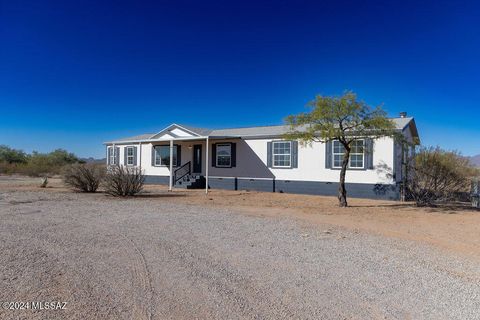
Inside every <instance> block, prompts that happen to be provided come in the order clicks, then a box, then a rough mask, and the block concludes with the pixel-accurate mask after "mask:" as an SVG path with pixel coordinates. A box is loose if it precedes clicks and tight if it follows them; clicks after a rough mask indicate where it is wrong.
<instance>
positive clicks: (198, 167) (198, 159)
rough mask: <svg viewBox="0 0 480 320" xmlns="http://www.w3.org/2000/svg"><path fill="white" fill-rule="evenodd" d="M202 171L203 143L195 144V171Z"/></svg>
mask: <svg viewBox="0 0 480 320" xmlns="http://www.w3.org/2000/svg"><path fill="white" fill-rule="evenodd" d="M201 172H202V145H201V144H196V145H194V146H193V173H201Z"/></svg>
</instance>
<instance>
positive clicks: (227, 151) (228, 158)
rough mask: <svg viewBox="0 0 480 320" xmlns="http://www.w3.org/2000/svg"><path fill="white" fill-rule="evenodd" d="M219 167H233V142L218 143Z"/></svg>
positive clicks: (217, 160) (217, 161)
mask: <svg viewBox="0 0 480 320" xmlns="http://www.w3.org/2000/svg"><path fill="white" fill-rule="evenodd" d="M216 156H217V159H216V163H217V167H231V166H232V145H231V144H229V143H228V144H217V155H216Z"/></svg>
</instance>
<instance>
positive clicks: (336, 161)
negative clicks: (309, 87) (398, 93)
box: [105, 114, 418, 200]
mask: <svg viewBox="0 0 480 320" xmlns="http://www.w3.org/2000/svg"><path fill="white" fill-rule="evenodd" d="M392 120H393V121H394V123H395V126H396V129H397V130H398V131H399V132H401V133H402V134H403V135H404V136H405V138H406V139H407V140H408V141H411V142H414V141H416V140H418V131H417V128H416V125H415V121H414V119H413V118H411V117H407V116H406V115H405V114H402V115H401V116H400V117H399V118H393V119H392ZM288 130H289V127H288V126H285V125H280V126H263V127H248V128H234V129H216V130H209V129H200V128H192V127H189V126H184V125H179V124H172V125H170V126H168V127H166V128H165V129H163V130H162V131H160V132H158V133H155V134H143V135H139V136H135V137H130V138H124V139H119V140H116V141H110V142H107V143H105V145H106V148H107V164H108V165H125V166H137V167H139V168H141V169H142V170H143V171H144V174H145V176H146V183H150V184H166V185H169V187H170V188H179V187H181V188H206V190H208V188H213V189H215V188H218V189H230V190H259V191H269V192H286V193H302V194H317V195H336V194H337V190H338V181H339V173H340V165H341V160H342V158H343V150H342V146H341V145H340V144H339V143H338V141H330V142H328V143H320V142H314V143H312V144H311V145H305V146H303V145H301V144H299V143H298V142H297V141H287V140H284V139H283V138H282V137H283V135H284V134H285V133H286V132H288ZM357 143H358V146H357V147H356V148H354V150H353V152H352V154H351V156H350V162H349V163H350V164H349V169H348V172H347V176H346V185H347V191H348V195H349V196H350V197H359V198H379V199H392V200H394V199H399V196H400V193H399V190H400V188H399V186H400V183H401V181H402V178H403V175H404V172H403V167H404V166H403V165H402V161H403V160H402V159H404V158H405V154H406V153H408V152H411V150H409V149H407V148H404V147H403V145H402V144H400V143H397V142H396V141H395V139H393V138H390V137H385V138H380V139H375V140H373V139H361V140H358V141H357Z"/></svg>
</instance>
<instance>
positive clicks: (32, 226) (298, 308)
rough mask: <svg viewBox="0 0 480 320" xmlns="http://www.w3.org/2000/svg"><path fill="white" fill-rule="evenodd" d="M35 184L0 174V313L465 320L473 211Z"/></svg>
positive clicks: (474, 273)
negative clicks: (116, 192)
mask: <svg viewBox="0 0 480 320" xmlns="http://www.w3.org/2000/svg"><path fill="white" fill-rule="evenodd" d="M40 183H41V179H32V178H24V177H5V176H2V177H0V252H2V254H1V255H0V302H1V304H0V319H115V320H118V319H162V320H163V319H175V320H177V319H272V320H273V319H287V318H288V319H435V320H436V319H479V314H480V311H479V310H480V301H478V298H477V297H478V296H480V263H479V261H478V258H479V257H480V255H479V249H478V247H479V246H478V243H477V242H478V239H479V233H478V222H479V221H478V219H479V217H480V216H479V212H474V211H471V210H467V209H463V210H452V209H451V208H440V209H435V210H432V209H418V208H415V207H413V206H411V205H410V204H401V203H397V202H383V201H371V200H358V199H357V200H356V199H351V201H350V204H351V207H350V208H346V209H345V208H343V209H340V208H338V207H337V206H336V200H335V198H330V197H317V196H302V195H289V194H273V193H260V192H240V191H239V192H232V191H220V190H212V191H211V192H209V194H208V195H205V193H204V191H202V190H175V191H174V192H168V191H167V190H166V188H165V187H160V186H148V187H146V189H145V192H144V193H142V194H141V195H139V196H137V197H131V198H126V199H122V198H114V197H111V196H108V195H106V194H103V193H96V194H85V193H75V192H72V191H71V190H69V189H66V188H65V187H64V186H63V185H62V183H61V181H60V180H59V179H50V182H49V184H48V187H47V188H40V187H39V186H40ZM6 301H10V302H12V301H13V302H15V301H17V302H22V301H23V302H25V301H32V302H34V301H37V302H38V301H45V302H48V301H56V302H67V303H68V306H67V308H66V310H57V311H52V310H16V309H15V310H12V309H8V308H7V309H5V307H4V304H3V303H4V302H6Z"/></svg>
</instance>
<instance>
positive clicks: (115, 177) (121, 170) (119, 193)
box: [105, 166, 145, 197]
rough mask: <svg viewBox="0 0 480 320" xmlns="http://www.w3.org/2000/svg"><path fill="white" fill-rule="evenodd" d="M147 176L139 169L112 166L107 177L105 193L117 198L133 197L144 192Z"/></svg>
mask: <svg viewBox="0 0 480 320" xmlns="http://www.w3.org/2000/svg"><path fill="white" fill-rule="evenodd" d="M144 182H145V176H144V175H143V172H142V170H140V169H139V168H137V167H126V166H111V167H109V168H108V170H107V175H106V176H105V192H106V193H108V194H111V195H112V196H116V197H127V196H133V195H135V194H137V193H139V192H140V191H142V190H143V184H144Z"/></svg>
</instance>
